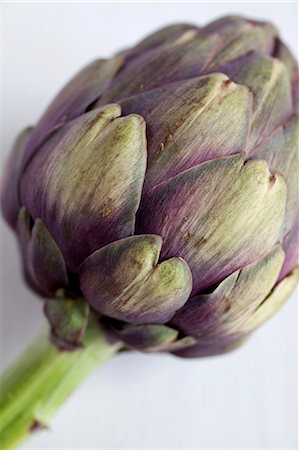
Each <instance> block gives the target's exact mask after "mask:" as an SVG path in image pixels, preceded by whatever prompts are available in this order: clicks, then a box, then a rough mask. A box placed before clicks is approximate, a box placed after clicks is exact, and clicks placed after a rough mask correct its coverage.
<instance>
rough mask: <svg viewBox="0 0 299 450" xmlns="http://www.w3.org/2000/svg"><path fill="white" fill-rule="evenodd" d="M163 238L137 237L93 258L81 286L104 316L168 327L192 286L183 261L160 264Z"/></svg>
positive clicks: (82, 274)
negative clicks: (167, 323) (166, 324)
mask: <svg viewBox="0 0 299 450" xmlns="http://www.w3.org/2000/svg"><path fill="white" fill-rule="evenodd" d="M161 246H162V239H161V238H160V237H159V236H154V235H141V236H132V237H128V238H126V239H121V240H119V241H116V242H113V243H111V244H109V245H107V246H106V247H104V248H102V249H100V250H98V251H96V252H95V253H93V254H92V255H91V256H90V257H89V258H87V259H86V260H85V261H84V263H83V264H82V266H81V268H80V286H81V289H82V292H83V294H84V296H85V298H86V299H87V301H88V302H89V304H90V305H91V306H92V307H93V308H94V309H95V310H96V311H98V312H100V313H101V314H104V315H106V316H109V317H113V318H115V319H118V320H122V321H126V322H130V323H133V324H143V323H149V324H154V323H157V324H163V323H165V322H167V321H168V320H169V319H171V317H172V316H173V315H174V313H175V311H177V310H178V309H179V308H181V307H182V306H183V304H184V303H185V302H186V301H187V299H188V298H189V295H190V292H191V288H192V276H191V272H190V270H189V268H188V266H187V264H186V263H185V261H184V260H183V259H182V258H170V259H168V260H166V261H165V260H164V261H163V262H161V263H160V264H158V259H159V254H160V250H161Z"/></svg>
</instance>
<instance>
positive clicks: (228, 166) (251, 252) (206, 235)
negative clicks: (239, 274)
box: [136, 155, 286, 294]
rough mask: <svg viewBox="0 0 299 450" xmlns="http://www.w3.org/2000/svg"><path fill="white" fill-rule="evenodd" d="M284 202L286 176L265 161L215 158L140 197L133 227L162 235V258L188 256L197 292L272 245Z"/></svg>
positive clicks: (257, 256)
mask: <svg viewBox="0 0 299 450" xmlns="http://www.w3.org/2000/svg"><path fill="white" fill-rule="evenodd" d="M285 203H286V185H285V182H284V179H283V177H282V176H281V175H280V174H276V175H273V174H271V173H270V171H269V169H268V167H267V164H266V163H265V162H264V161H246V162H245V160H244V157H243V156H242V155H236V156H229V157H226V158H218V159H215V160H213V161H210V162H206V163H203V164H200V165H199V166H196V167H194V168H192V169H189V170H188V171H185V172H184V173H182V174H181V175H178V176H176V177H174V178H172V179H170V180H169V181H167V182H166V183H162V184H160V185H159V186H157V187H156V188H154V189H152V190H151V191H150V192H149V193H148V194H147V195H146V196H145V197H144V199H143V201H142V204H141V208H140V211H139V213H138V224H137V229H136V231H137V233H140V234H141V233H153V234H159V235H160V236H161V237H162V239H163V248H162V253H161V257H162V259H167V258H169V257H172V256H178V255H179V256H181V257H182V258H184V259H185V260H186V262H187V264H188V265H189V267H190V269H191V271H192V275H193V293H194V294H195V293H199V292H200V291H202V290H204V289H207V288H209V287H211V286H213V285H215V284H216V283H219V282H220V281H221V280H222V279H223V278H225V277H227V276H228V275H229V274H231V273H232V272H234V271H235V270H238V269H239V268H243V267H245V266H246V265H248V264H250V263H251V262H254V261H256V260H257V259H259V258H260V257H261V256H263V255H264V254H265V253H267V252H269V251H270V250H271V249H272V248H273V246H274V245H275V244H276V242H277V241H278V239H279V236H280V234H281V230H282V226H283V220H284V215H285Z"/></svg>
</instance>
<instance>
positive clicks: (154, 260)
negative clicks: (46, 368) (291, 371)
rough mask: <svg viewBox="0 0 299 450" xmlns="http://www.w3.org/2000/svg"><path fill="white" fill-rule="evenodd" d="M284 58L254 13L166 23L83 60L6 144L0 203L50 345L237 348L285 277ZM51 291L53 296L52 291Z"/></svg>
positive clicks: (271, 308) (291, 192)
mask: <svg viewBox="0 0 299 450" xmlns="http://www.w3.org/2000/svg"><path fill="white" fill-rule="evenodd" d="M298 86H299V85H298V64H297V62H296V60H295V59H294V58H293V56H292V54H291V52H290V51H289V50H288V48H287V47H286V45H285V44H284V43H283V41H282V40H281V39H280V37H279V36H278V31H277V30H276V29H275V28H274V27H273V26H272V25H271V24H268V23H265V22H258V21H254V20H248V19H245V18H241V17H225V18H221V19H219V20H217V21H215V22H213V23H211V24H208V25H207V26H204V27H201V28H199V27H197V26H195V25H188V24H178V25H173V26H170V27H167V28H165V29H163V30H160V31H158V32H156V33H154V34H152V35H151V36H149V37H147V38H146V39H144V40H143V41H141V42H140V43H139V44H137V45H136V46H135V47H133V48H131V49H126V50H125V51H123V52H121V53H119V54H118V55H117V56H115V57H113V58H111V59H107V60H102V59H100V60H96V61H94V62H92V63H91V64H89V65H88V66H87V67H86V68H84V69H83V70H82V71H81V72H79V74H77V75H76V76H75V77H74V78H73V79H72V80H71V81H70V82H69V83H68V84H67V85H66V86H65V87H64V88H63V89H62V90H61V91H60V93H59V94H58V95H57V96H56V98H55V99H54V100H53V102H52V103H51V104H50V106H49V108H48V109H47V111H46V112H45V113H44V114H43V116H42V117H41V119H40V121H39V122H38V123H37V125H36V126H35V127H34V128H30V129H26V130H25V131H24V132H23V133H22V134H21V135H20V136H19V138H18V139H17V141H16V143H15V146H14V149H13V151H12V154H11V157H10V158H9V160H8V163H7V166H6V168H5V176H4V178H3V182H2V190H1V207H2V212H3V215H4V217H5V219H6V220H7V222H8V223H9V224H10V226H11V227H12V228H13V230H14V231H15V232H16V234H17V238H18V242H19V245H20V249H21V255H22V261H23V272H24V276H25V279H26V281H27V283H28V284H29V285H30V286H31V288H32V289H33V290H34V291H35V292H37V293H38V294H39V295H40V296H42V297H44V298H46V299H47V300H46V306H45V312H46V315H47V317H48V320H49V322H50V324H51V328H52V338H53V339H54V340H55V342H56V344H57V345H58V346H60V347H64V348H75V347H76V346H78V345H80V341H81V338H82V335H83V333H84V330H85V328H86V325H87V322H88V317H89V308H90V310H91V311H92V314H91V315H92V316H96V320H100V321H102V322H103V323H105V325H106V326H107V329H109V330H110V332H111V331H112V332H113V334H114V336H116V338H117V339H120V340H122V341H123V342H124V343H125V344H126V345H127V346H128V347H129V348H134V349H137V350H140V351H147V352H151V351H168V352H171V353H173V354H176V355H179V356H184V357H195V356H207V355H215V354H218V353H224V352H227V351H229V350H232V349H234V348H236V347H238V346H239V345H241V344H242V343H243V342H244V341H245V340H246V339H247V337H248V336H249V335H250V334H251V333H252V332H253V330H254V329H255V328H257V327H258V326H260V325H261V324H262V323H263V322H264V321H265V320H267V319H268V318H269V317H271V316H272V314H273V313H274V312H275V311H276V310H277V309H279V308H280V307H281V306H282V305H283V304H284V302H285V301H286V299H287V297H288V296H289V294H290V292H291V291H292V289H293V288H294V286H295V284H296V280H297V279H298V270H297V268H296V266H298V247H299V191H298V173H299V157H298V155H299V153H298V150H299V147H298V116H297V113H296V111H297V106H298V98H299V95H298V92H299V89H298ZM57 292H58V294H57Z"/></svg>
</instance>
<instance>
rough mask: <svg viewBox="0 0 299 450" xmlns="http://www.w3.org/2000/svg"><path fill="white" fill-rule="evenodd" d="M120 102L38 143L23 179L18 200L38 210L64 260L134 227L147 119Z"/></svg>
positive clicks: (75, 260) (73, 260)
mask: <svg viewBox="0 0 299 450" xmlns="http://www.w3.org/2000/svg"><path fill="white" fill-rule="evenodd" d="M119 116H120V108H119V106H118V105H108V106H106V107H104V108H102V109H98V110H94V111H92V112H90V113H87V114H85V115H83V116H81V117H80V118H78V119H76V120H75V121H73V122H72V123H70V124H68V125H67V126H66V128H65V129H62V130H61V131H60V132H59V136H57V135H55V136H54V137H53V139H54V141H55V145H54V146H53V145H52V142H51V139H50V140H48V141H47V142H46V143H45V145H44V146H43V147H42V148H41V149H40V150H39V152H38V153H37V155H36V156H35V158H34V159H33V160H32V162H31V163H30V165H29V166H28V167H27V170H26V171H25V174H24V175H23V178H22V182H21V195H22V201H23V203H24V204H25V205H26V207H27V208H28V210H29V211H30V214H31V215H32V217H33V218H34V219H36V218H37V217H40V218H41V219H42V220H43V222H44V223H45V224H46V226H47V228H48V230H49V231H50V233H51V234H52V236H53V237H54V239H55V241H56V242H57V244H58V245H59V248H60V249H61V251H62V254H63V255H64V258H65V260H66V263H67V266H68V268H70V269H71V270H73V271H75V270H76V268H77V267H78V265H79V264H80V263H81V262H82V261H83V260H84V259H85V258H86V257H87V256H89V255H90V254H91V253H93V252H94V251H95V250H97V249H98V248H100V247H102V246H104V245H106V244H108V243H109V242H111V241H114V240H116V239H120V238H123V237H125V236H128V235H131V234H132V233H133V232H134V225H135V213H136V210H137V208H138V206H139V201H140V196H141V190H142V185H143V180H144V173H145V165H146V139H145V123H144V120H143V119H142V118H141V117H140V116H138V115H130V116H126V117H119Z"/></svg>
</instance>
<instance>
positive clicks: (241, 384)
mask: <svg viewBox="0 0 299 450" xmlns="http://www.w3.org/2000/svg"><path fill="white" fill-rule="evenodd" d="M230 13H239V14H243V15H249V16H252V17H255V18H261V19H266V20H271V21H273V22H274V24H275V25H276V26H277V27H278V28H279V29H280V31H281V33H282V35H283V36H284V39H285V41H286V42H287V43H288V45H289V46H290V47H291V48H292V49H293V51H294V52H295V53H296V54H297V47H296V44H297V20H298V15H297V5H296V4H295V3H287V2H282V3H274V2H272V3H271V2H270V3H226V2H221V3H212V2H210V3H168V4H167V3H155V4H154V3H150V4H137V3H135V4H134V3H131V4H128V3H118V4H117V3H110V4H103V3H102V4H100V3H85V4H82V3H80V4H78V3H77V4H76V3H69V4H67V3H60V4H57V3H56V4H55V3H52V4H49V3H36V4H34V3H27V4H24V3H23V4H20V3H19V4H17V3H15V4H12V3H10V4H8V3H6V4H3V19H2V25H3V31H2V33H3V34H2V37H3V47H2V48H3V59H2V76H3V79H2V110H3V129H2V145H1V163H2V161H3V159H4V157H5V155H6V153H7V152H8V150H9V148H10V146H11V144H12V142H13V140H14V137H15V135H16V133H18V132H19V130H20V129H22V128H24V127H25V126H26V125H28V124H32V123H35V122H36V120H37V119H38V117H39V115H40V114H41V112H42V111H43V110H44V108H45V107H46V105H47V103H48V102H49V101H50V99H51V98H52V96H53V95H54V94H55V93H56V92H57V90H58V89H59V88H60V87H61V86H62V85H63V84H64V83H65V81H66V80H68V78H69V77H70V76H72V74H74V72H76V71H77V70H78V69H79V68H81V67H82V65H84V64H86V63H88V62H89V61H90V60H92V59H94V58H97V57H98V56H104V57H106V56H109V55H111V53H113V52H116V51H117V50H119V49H120V48H124V47H126V46H129V45H132V44H134V43H135V42H136V41H138V40H139V39H141V38H142V37H143V36H144V35H145V34H147V33H148V32H151V31H153V30H154V29H155V28H159V27H160V26H162V25H166V24H169V23H171V22H184V21H185V22H194V23H198V24H204V23H206V22H208V21H209V20H211V19H214V18H216V17H217V16H220V15H224V14H225V15H227V14H230ZM1 244H2V248H1V263H2V267H1V276H2V280H1V291H2V292H1V297H2V301H3V302H2V305H3V306H2V311H1V313H2V317H1V330H2V332H1V335H2V339H3V341H2V344H3V345H2V354H1V362H2V365H3V366H6V365H8V364H9V363H10V362H12V361H13V360H14V358H15V357H16V356H17V355H18V354H19V353H20V352H21V351H22V350H23V349H24V348H25V347H26V346H27V344H28V343H29V341H30V340H31V338H33V336H34V335H35V334H36V331H37V330H38V329H39V328H40V325H41V324H42V323H43V321H44V318H43V315H42V312H41V303H40V302H39V300H38V299H37V298H35V297H34V296H33V294H31V293H30V292H29V290H28V289H27V288H26V287H25V286H24V284H23V282H22V280H21V275H20V267H19V257H18V254H17V249H16V244H15V240H14V237H13V235H12V233H11V232H10V231H9V230H8V229H7V228H6V226H5V225H4V224H3V222H2V223H1ZM46 448H47V449H60V448H65V449H78V448H82V449H88V448H97V449H104V448H107V449H112V448H119V449H125V448H134V449H145V448H153V449H158V448H163V449H164V448H165V449H166V448H167V449H174V448H178V449H184V450H186V449H188V448H196V449H204V448H207V449H212V448H215V449H216V448H217V449H218V448H219V449H220V448H227V449H234V448H236V449H243V448H253V449H258V448H259V449H263V450H265V449H270V448H271V449H272V448H279V449H291V448H292V449H294V448H298V447H297V305H296V295H295V294H294V295H293V296H292V298H291V300H290V301H289V303H288V304H287V305H286V306H285V307H284V308H283V309H282V310H281V312H280V313H279V314H278V315H277V316H276V317H275V318H274V319H272V320H271V321H270V322H268V323H267V324H266V325H265V326H264V327H262V328H261V329H260V330H258V331H257V332H256V334H255V335H254V336H253V337H252V339H251V340H250V341H249V342H248V343H247V344H246V346H245V347H243V348H241V349H240V350H237V351H236V352H235V353H232V354H229V355H226V356H222V357H214V358H209V359H198V360H183V359H177V358H175V357H172V356H168V355H151V356H147V355H141V354H137V353H132V354H125V355H121V356H118V357H117V358H115V359H114V360H112V361H111V362H109V363H108V364H107V365H106V366H105V367H104V368H100V369H99V370H98V371H96V372H95V373H94V374H93V375H92V376H91V377H90V378H89V379H88V380H87V382H85V383H84V384H83V385H82V386H81V389H79V390H78V391H77V392H76V393H75V394H74V395H73V396H72V398H71V399H70V400H69V401H68V402H67V403H66V404H65V405H64V406H63V407H62V408H61V410H60V411H59V413H58V414H57V415H56V417H55V418H54V420H53V421H52V423H51V429H50V430H49V431H46V432H42V433H40V434H37V435H36V436H35V437H33V439H32V440H31V441H30V442H29V443H28V444H26V445H25V446H24V447H23V449H27V450H28V449H39V450H41V449H46Z"/></svg>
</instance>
